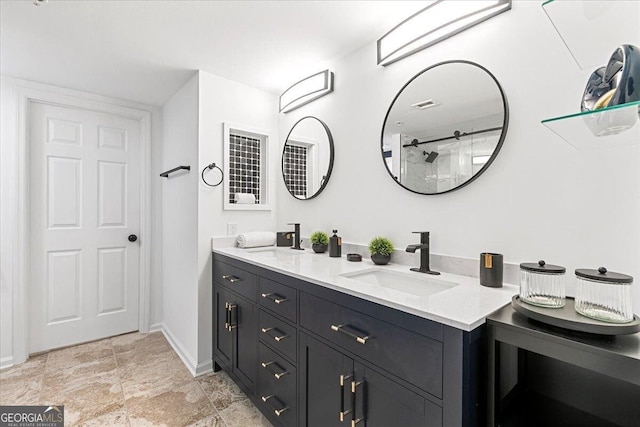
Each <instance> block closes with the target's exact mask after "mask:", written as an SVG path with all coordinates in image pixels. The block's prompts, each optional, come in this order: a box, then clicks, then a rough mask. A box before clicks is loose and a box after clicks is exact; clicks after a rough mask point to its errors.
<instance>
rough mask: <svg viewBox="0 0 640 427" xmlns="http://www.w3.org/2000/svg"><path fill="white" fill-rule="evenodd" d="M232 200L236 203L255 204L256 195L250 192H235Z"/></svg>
mask: <svg viewBox="0 0 640 427" xmlns="http://www.w3.org/2000/svg"><path fill="white" fill-rule="evenodd" d="M234 200H235V201H236V204H237V205H255V204H256V196H255V195H254V194H251V193H236V194H235V195H234Z"/></svg>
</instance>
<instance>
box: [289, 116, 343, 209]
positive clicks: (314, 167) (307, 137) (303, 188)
mask: <svg viewBox="0 0 640 427" xmlns="http://www.w3.org/2000/svg"><path fill="white" fill-rule="evenodd" d="M332 169H333V138H332V137H331V132H330V131H329V128H328V127H327V125H326V124H325V123H324V122H322V121H321V120H319V119H317V118H316V117H311V116H308V117H303V118H302V119H300V120H298V122H297V123H296V124H295V125H293V127H292V128H291V131H289V135H288V136H287V140H286V141H285V144H284V149H283V151H282V178H283V179H284V183H285V185H286V186H287V190H289V193H291V195H292V196H293V197H295V198H296V199H300V200H308V199H312V198H314V197H316V196H317V195H318V194H320V193H321V192H322V190H324V188H325V186H326V185H327V182H328V181H329V177H330V176H331V170H332Z"/></svg>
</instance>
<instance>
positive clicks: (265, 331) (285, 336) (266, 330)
mask: <svg viewBox="0 0 640 427" xmlns="http://www.w3.org/2000/svg"><path fill="white" fill-rule="evenodd" d="M260 330H261V331H262V332H263V333H265V334H267V335H269V336H270V337H271V338H273V339H274V340H276V341H278V342H280V341H282V340H283V339H285V338H289V335H287V334H285V333H284V332H280V331H279V330H277V329H276V328H262V329H260ZM271 331H274V332H276V333H278V334H280V335H272V334H270V333H269V332H271Z"/></svg>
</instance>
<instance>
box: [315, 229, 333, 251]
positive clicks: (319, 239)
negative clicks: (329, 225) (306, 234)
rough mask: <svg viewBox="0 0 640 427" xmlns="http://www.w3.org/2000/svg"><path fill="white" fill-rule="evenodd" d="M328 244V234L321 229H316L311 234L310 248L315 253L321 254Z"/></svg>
mask: <svg viewBox="0 0 640 427" xmlns="http://www.w3.org/2000/svg"><path fill="white" fill-rule="evenodd" d="M328 244H329V236H327V233H323V232H322V231H316V232H314V233H313V234H312V235H311V248H312V249H313V251H314V252H315V253H317V254H321V253H323V252H326V251H327V246H328Z"/></svg>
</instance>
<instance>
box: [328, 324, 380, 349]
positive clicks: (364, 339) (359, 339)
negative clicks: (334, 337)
mask: <svg viewBox="0 0 640 427" xmlns="http://www.w3.org/2000/svg"><path fill="white" fill-rule="evenodd" d="M348 326H349V325H331V330H332V331H334V332H340V333H343V334H345V335H347V336H349V337H351V338H353V339H355V340H356V342H358V343H360V344H363V345H364V344H366V343H367V340H368V339H369V338H371V335H368V334H367V335H365V336H360V335H358V334H354V333H353V332H349V331H347V330H346V329H344V328H345V327H348Z"/></svg>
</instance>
